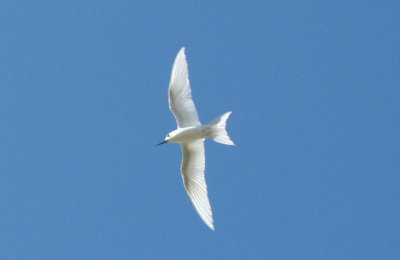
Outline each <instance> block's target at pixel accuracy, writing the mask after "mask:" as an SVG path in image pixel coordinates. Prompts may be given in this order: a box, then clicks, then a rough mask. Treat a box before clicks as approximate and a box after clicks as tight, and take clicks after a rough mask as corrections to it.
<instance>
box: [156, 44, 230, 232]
mask: <svg viewBox="0 0 400 260" xmlns="http://www.w3.org/2000/svg"><path fill="white" fill-rule="evenodd" d="M168 94H169V95H168V96H169V107H170V109H171V111H172V112H173V114H174V116H175V118H176V121H177V124H178V128H177V129H176V130H174V131H172V132H170V133H169V134H168V135H167V136H166V137H165V140H164V141H163V142H162V143H160V144H163V143H179V144H181V147H182V153H183V159H182V165H181V173H182V178H183V184H184V186H185V189H186V191H187V193H188V195H189V197H190V199H191V201H192V203H193V205H194V207H195V209H196V211H197V213H199V216H200V217H201V218H202V219H203V221H204V222H205V223H206V224H207V226H209V227H210V228H211V229H213V230H214V225H213V218H212V210H211V205H210V202H209V199H208V193H207V183H206V180H205V175H204V171H205V149H204V140H205V139H206V138H210V139H213V140H214V141H216V142H219V143H222V144H227V145H234V143H233V142H232V140H231V139H230V138H229V136H228V133H227V132H226V129H225V128H226V121H227V120H228V118H229V116H230V114H231V112H227V113H225V114H223V115H222V116H220V117H218V118H216V119H215V120H213V121H212V122H211V123H210V124H208V125H202V124H201V123H200V120H199V116H198V114H197V110H196V107H195V105H194V102H193V100H192V95H191V89H190V83H189V73H188V65H187V61H186V56H185V48H181V50H180V51H179V52H178V54H177V56H176V58H175V61H174V65H173V67H172V72H171V80H170V83H169V92H168Z"/></svg>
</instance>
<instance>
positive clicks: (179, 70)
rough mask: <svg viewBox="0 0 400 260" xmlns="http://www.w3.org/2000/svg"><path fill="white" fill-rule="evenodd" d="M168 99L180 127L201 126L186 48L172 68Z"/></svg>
mask: <svg viewBox="0 0 400 260" xmlns="http://www.w3.org/2000/svg"><path fill="white" fill-rule="evenodd" d="M168 97H169V108H170V109H171V111H172V113H173V114H174V116H175V119H176V122H177V124H178V127H181V128H182V127H188V126H199V125H201V123H200V120H199V115H198V114H197V110H196V106H195V105H194V102H193V99H192V90H191V89H190V83H189V71H188V64H187V61H186V56H185V47H182V48H181V49H180V51H179V52H178V54H177V55H176V58H175V61H174V65H173V66H172V72H171V80H170V82H169V91H168Z"/></svg>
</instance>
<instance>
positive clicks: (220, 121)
mask: <svg viewBox="0 0 400 260" xmlns="http://www.w3.org/2000/svg"><path fill="white" fill-rule="evenodd" d="M231 113H232V111H229V112H228V113H225V114H223V115H222V116H220V117H217V118H216V119H214V120H213V121H212V122H211V123H210V124H209V125H208V126H209V127H210V130H211V131H210V138H211V139H213V140H214V141H215V142H218V143H221V144H227V145H235V143H234V142H232V140H231V139H230V138H229V135H228V133H227V132H226V121H227V120H228V118H229V116H230V115H231Z"/></svg>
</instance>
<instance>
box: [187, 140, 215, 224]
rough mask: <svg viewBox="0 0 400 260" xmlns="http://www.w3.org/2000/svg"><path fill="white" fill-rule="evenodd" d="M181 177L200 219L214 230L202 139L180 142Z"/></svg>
mask: <svg viewBox="0 0 400 260" xmlns="http://www.w3.org/2000/svg"><path fill="white" fill-rule="evenodd" d="M182 153H183V159H182V166H181V171H182V178H183V184H184V185H185V189H186V191H187V193H188V195H189V197H190V200H191V201H192V203H193V206H194V208H195V209H196V211H197V213H198V214H199V215H200V217H201V219H202V220H203V221H204V222H205V223H206V224H207V226H209V227H210V228H211V229H212V230H214V225H213V217H212V211H211V205H210V201H209V200H208V194H207V183H206V179H205V175H204V170H205V163H206V160H205V150H204V140H197V141H194V142H191V143H184V144H182Z"/></svg>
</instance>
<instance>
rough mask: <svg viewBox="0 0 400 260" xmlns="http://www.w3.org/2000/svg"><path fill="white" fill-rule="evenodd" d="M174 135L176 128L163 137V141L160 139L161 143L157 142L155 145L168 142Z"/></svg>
mask: <svg viewBox="0 0 400 260" xmlns="http://www.w3.org/2000/svg"><path fill="white" fill-rule="evenodd" d="M175 135H176V130H174V131H172V132H170V133H168V134H167V136H166V137H165V139H164V141H162V142H161V143H159V144H157V145H162V144H165V143H169V142H170V141H172V140H170V139H171V138H173V137H174V136H175Z"/></svg>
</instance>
